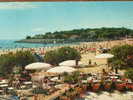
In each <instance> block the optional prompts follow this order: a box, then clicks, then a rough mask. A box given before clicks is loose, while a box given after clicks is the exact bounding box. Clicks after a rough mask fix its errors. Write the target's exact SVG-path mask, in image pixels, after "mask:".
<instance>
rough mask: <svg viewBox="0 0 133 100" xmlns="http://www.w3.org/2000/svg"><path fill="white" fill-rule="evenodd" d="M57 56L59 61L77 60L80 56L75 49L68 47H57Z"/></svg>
mask: <svg viewBox="0 0 133 100" xmlns="http://www.w3.org/2000/svg"><path fill="white" fill-rule="evenodd" d="M58 58H59V62H62V61H65V60H79V59H80V58H81V56H80V53H79V52H78V51H77V50H76V49H74V48H70V47H63V48H60V49H58Z"/></svg>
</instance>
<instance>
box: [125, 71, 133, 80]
mask: <svg viewBox="0 0 133 100" xmlns="http://www.w3.org/2000/svg"><path fill="white" fill-rule="evenodd" d="M125 76H126V77H127V78H130V79H131V80H132V81H133V69H128V70H127V71H126V72H125Z"/></svg>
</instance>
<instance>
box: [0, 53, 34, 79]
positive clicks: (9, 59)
mask: <svg viewBox="0 0 133 100" xmlns="http://www.w3.org/2000/svg"><path fill="white" fill-rule="evenodd" d="M0 59H1V60H0V73H2V75H3V76H8V75H10V74H11V73H12V72H13V69H14V67H24V66H25V65H27V64H30V63H32V62H35V59H34V56H33V55H32V54H31V53H30V52H29V51H18V52H16V53H14V54H13V53H8V54H4V55H1V56H0Z"/></svg>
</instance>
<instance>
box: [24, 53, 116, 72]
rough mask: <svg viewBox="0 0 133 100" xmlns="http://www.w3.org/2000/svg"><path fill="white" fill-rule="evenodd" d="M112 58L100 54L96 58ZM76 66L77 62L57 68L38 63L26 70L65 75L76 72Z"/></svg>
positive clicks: (73, 61)
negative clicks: (65, 73)
mask: <svg viewBox="0 0 133 100" xmlns="http://www.w3.org/2000/svg"><path fill="white" fill-rule="evenodd" d="M112 57H114V55H112V54H100V55H97V56H95V58H98V59H99V58H100V59H108V58H112ZM78 65H79V66H81V65H83V63H82V62H81V61H78ZM74 66H76V60H67V61H63V62H61V63H59V66H56V67H52V65H51V64H48V63H43V62H36V63H32V64H29V65H27V66H26V67H25V69H26V70H43V71H45V72H49V73H64V72H67V73H71V72H74V71H76V69H75V68H74Z"/></svg>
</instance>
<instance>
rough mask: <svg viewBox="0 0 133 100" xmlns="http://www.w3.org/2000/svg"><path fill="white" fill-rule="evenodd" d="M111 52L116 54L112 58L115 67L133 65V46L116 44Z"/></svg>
mask: <svg viewBox="0 0 133 100" xmlns="http://www.w3.org/2000/svg"><path fill="white" fill-rule="evenodd" d="M110 52H111V53H112V54H113V55H114V58H112V59H110V62H111V64H112V65H113V67H120V68H128V67H133V46H130V45H123V46H116V47H114V48H112V49H111V51H110Z"/></svg>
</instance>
